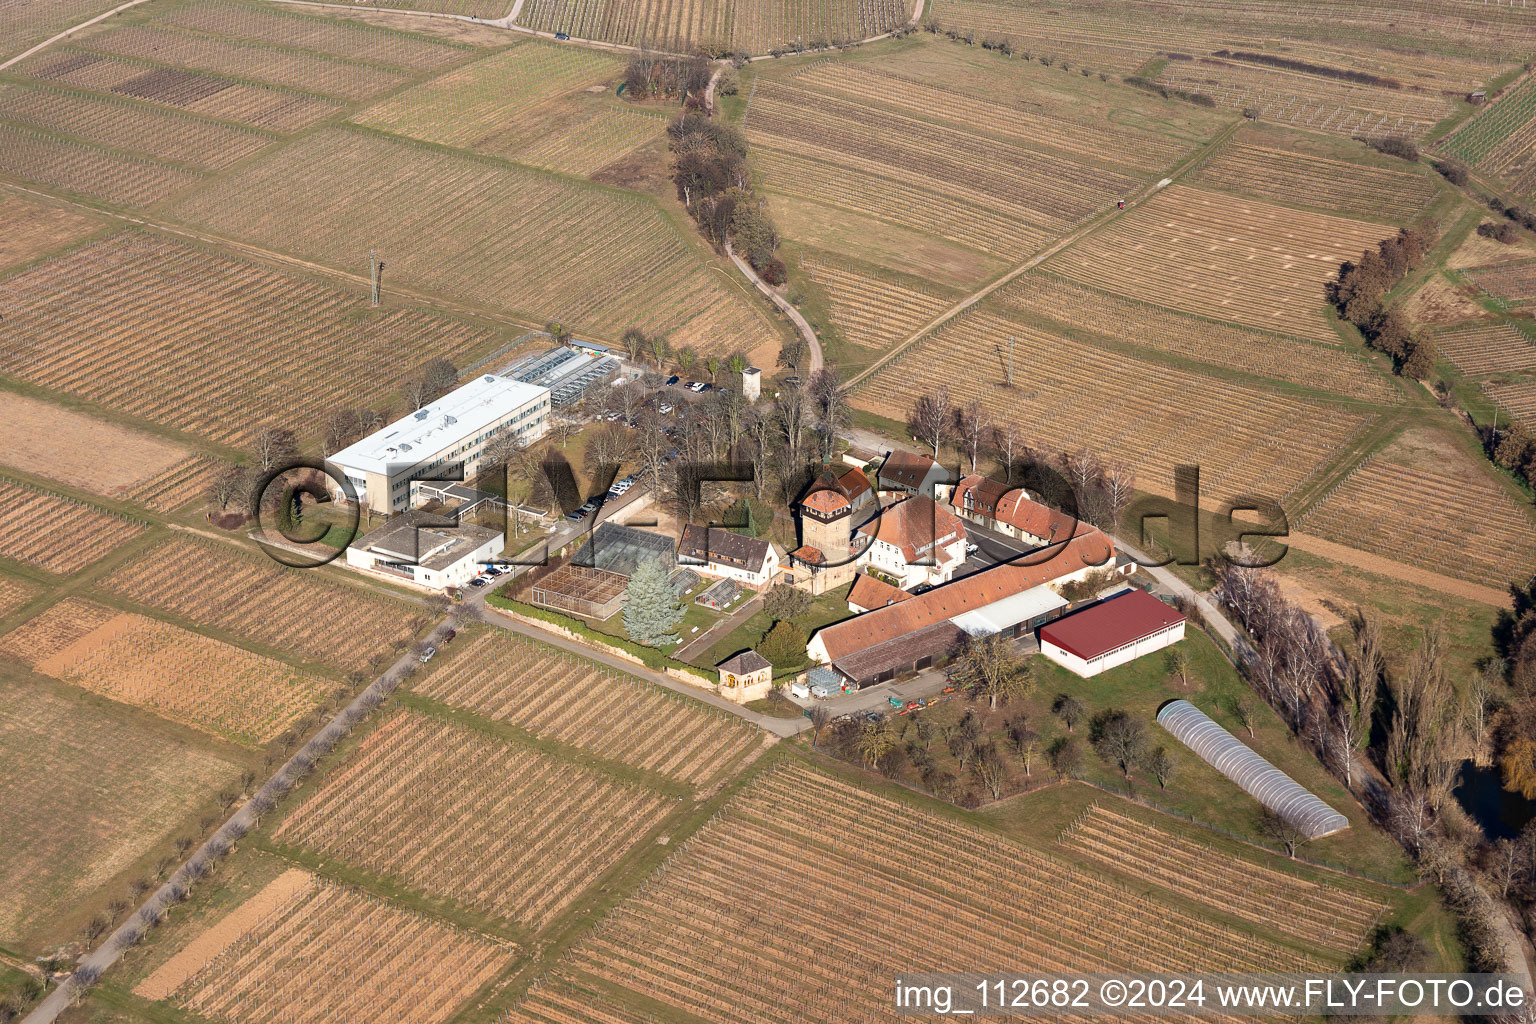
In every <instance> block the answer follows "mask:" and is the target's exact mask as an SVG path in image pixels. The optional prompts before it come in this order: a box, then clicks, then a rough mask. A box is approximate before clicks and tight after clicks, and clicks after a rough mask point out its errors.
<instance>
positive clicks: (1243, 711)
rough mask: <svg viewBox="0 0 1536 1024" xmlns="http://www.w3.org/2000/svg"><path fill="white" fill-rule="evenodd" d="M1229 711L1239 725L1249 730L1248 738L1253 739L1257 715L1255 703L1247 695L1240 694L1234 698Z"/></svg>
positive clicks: (1228, 708)
mask: <svg viewBox="0 0 1536 1024" xmlns="http://www.w3.org/2000/svg"><path fill="white" fill-rule="evenodd" d="M1227 710H1229V711H1231V712H1232V717H1233V718H1235V719H1237V724H1238V725H1240V726H1242V727H1243V728H1244V729H1246V730H1248V738H1249V739H1252V738H1253V726H1254V716H1255V715H1256V714H1257V710H1256V709H1255V708H1254V706H1253V701H1252V700H1250V699H1249V698H1248V696H1247V695H1246V694H1241V693H1240V694H1238V695H1237V696H1235V697H1233V698H1232V701H1231V703H1230V704H1229V705H1228V706H1227Z"/></svg>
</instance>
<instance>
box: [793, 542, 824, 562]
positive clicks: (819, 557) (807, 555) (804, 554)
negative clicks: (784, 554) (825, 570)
mask: <svg viewBox="0 0 1536 1024" xmlns="http://www.w3.org/2000/svg"><path fill="white" fill-rule="evenodd" d="M789 557H790V558H791V559H793V560H794V561H796V562H804V563H805V564H806V565H820V564H821V563H822V562H825V561H826V560H827V556H826V555H824V554H822V553H821V548H813V547H811V546H810V545H809V544H805V545H802V546H800V547H798V548H795V550H793V551H791V552H790V553H789Z"/></svg>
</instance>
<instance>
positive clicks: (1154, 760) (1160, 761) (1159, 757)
mask: <svg viewBox="0 0 1536 1024" xmlns="http://www.w3.org/2000/svg"><path fill="white" fill-rule="evenodd" d="M1174 767H1175V763H1174V760H1173V755H1172V754H1170V753H1168V748H1167V747H1162V746H1160V747H1158V748H1157V749H1155V750H1153V751H1152V754H1151V756H1150V757H1148V758H1147V770H1148V771H1150V772H1151V773H1152V774H1153V776H1154V777H1156V779H1157V788H1158V789H1167V788H1168V780H1169V779H1171V778H1173V772H1174Z"/></svg>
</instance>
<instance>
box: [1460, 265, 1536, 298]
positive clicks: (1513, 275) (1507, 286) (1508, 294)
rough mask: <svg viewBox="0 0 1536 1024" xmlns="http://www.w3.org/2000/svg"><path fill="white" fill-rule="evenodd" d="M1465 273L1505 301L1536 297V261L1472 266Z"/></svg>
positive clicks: (1483, 288)
mask: <svg viewBox="0 0 1536 1024" xmlns="http://www.w3.org/2000/svg"><path fill="white" fill-rule="evenodd" d="M1465 273H1466V275H1467V276H1468V277H1470V278H1471V279H1472V282H1473V283H1474V284H1476V285H1477V286H1478V287H1479V288H1481V289H1482V290H1483V291H1485V292H1487V293H1488V294H1489V295H1492V296H1493V297H1494V298H1496V299H1499V300H1501V301H1503V302H1512V303H1525V302H1530V301H1531V300H1532V299H1536V261H1529V262H1523V263H1499V264H1496V265H1494V266H1491V267H1470V268H1468V269H1467V270H1466V271H1465Z"/></svg>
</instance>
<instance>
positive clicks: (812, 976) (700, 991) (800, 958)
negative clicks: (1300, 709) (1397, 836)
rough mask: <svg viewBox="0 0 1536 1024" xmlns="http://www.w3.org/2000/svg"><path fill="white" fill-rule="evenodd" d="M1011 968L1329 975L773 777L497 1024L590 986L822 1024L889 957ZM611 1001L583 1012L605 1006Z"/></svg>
mask: <svg viewBox="0 0 1536 1024" xmlns="http://www.w3.org/2000/svg"><path fill="white" fill-rule="evenodd" d="M808 864H815V865H820V869H819V870H815V871H808V870H806V865H808ZM743 865H751V870H750V871H747V870H743ZM1125 935H1134V936H1135V941H1125V939H1124V936H1125ZM809 949H814V950H823V951H833V952H835V955H834V956H830V957H810V956H806V955H805V951H806V950H809ZM1340 959H1342V958H1340ZM1021 962H1022V963H1029V964H1030V965H1032V969H1038V970H1041V971H1046V972H1049V971H1064V972H1076V973H1084V972H1093V971H1108V970H1122V971H1136V970H1160V971H1171V970H1180V969H1183V970H1195V969H1198V970H1208V971H1239V970H1256V971H1277V970H1279V971H1284V970H1294V971H1301V970H1309V969H1312V970H1315V969H1320V968H1321V969H1326V968H1324V966H1323V965H1324V963H1325V962H1326V961H1323V960H1321V959H1320V958H1318V957H1316V956H1314V955H1311V954H1308V953H1303V952H1300V951H1299V950H1297V949H1293V948H1291V947H1288V946H1283V945H1281V944H1279V943H1277V942H1274V941H1270V940H1269V939H1266V938H1261V937H1258V936H1255V935H1252V934H1249V933H1247V932H1244V931H1239V930H1237V929H1234V928H1229V927H1227V926H1224V925H1221V924H1218V923H1216V922H1214V921H1211V920H1209V919H1207V918H1204V917H1201V916H1199V915H1197V914H1195V913H1192V912H1189V911H1186V910H1183V909H1178V908H1175V907H1174V906H1173V905H1172V904H1170V903H1168V902H1164V901H1161V900H1158V899H1155V898H1152V897H1150V896H1147V895H1144V894H1143V893H1141V892H1139V891H1137V892H1133V891H1131V890H1130V889H1126V888H1123V887H1121V886H1119V885H1116V884H1113V883H1110V882H1107V881H1105V880H1104V879H1103V878H1101V877H1099V876H1097V875H1094V874H1090V873H1088V872H1085V871H1082V870H1080V869H1077V868H1074V867H1072V866H1070V865H1068V864H1066V863H1064V862H1056V861H1054V860H1051V859H1048V858H1046V857H1044V856H1042V855H1039V854H1035V853H1032V852H1026V851H1025V850H1024V849H1023V848H1021V847H1015V846H1013V845H1012V844H1010V843H1008V842H1007V841H1006V840H1003V839H1000V838H996V837H994V836H992V835H990V834H988V833H986V832H982V831H980V830H978V829H973V828H970V827H968V826H966V825H963V824H957V823H956V822H954V821H953V820H950V819H948V818H943V819H941V818H938V817H935V816H932V815H929V814H927V813H925V812H923V811H918V810H915V809H912V808H910V807H908V806H906V805H903V804H898V803H895V802H892V801H888V800H885V799H883V798H881V797H877V796H874V795H871V794H869V793H866V792H864V791H863V790H860V789H857V788H854V787H852V786H849V785H847V784H844V783H842V782H838V781H835V780H833V779H831V778H829V777H827V776H824V775H821V774H819V773H817V772H815V771H813V770H811V769H808V768H804V767H800V766H782V765H781V766H780V767H778V768H777V769H775V770H774V771H772V772H771V773H769V774H767V775H765V776H762V777H760V778H759V779H758V780H756V782H755V783H754V784H753V785H752V786H751V787H749V788H748V789H747V790H746V791H745V792H744V793H742V794H741V795H740V796H738V797H737V798H735V799H734V800H733V801H732V802H731V803H729V804H727V805H726V808H725V809H724V811H723V812H722V813H721V814H720V815H719V816H718V817H717V818H716V819H715V820H714V821H712V822H711V823H710V824H708V825H707V826H705V828H704V829H702V830H701V831H700V832H698V833H695V835H694V836H692V837H691V838H690V839H689V840H688V841H687V842H686V843H685V844H684V845H683V846H682V848H681V849H680V850H679V851H678V852H676V853H675V854H674V855H673V856H672V857H671V859H670V860H668V862H667V863H666V864H665V866H664V867H663V868H662V869H661V870H660V871H659V872H657V873H656V874H655V875H653V876H652V878H651V879H650V880H649V881H648V882H647V883H646V884H645V885H644V886H643V887H642V888H641V889H640V890H639V891H637V892H636V893H634V894H633V895H631V897H630V898H629V899H628V900H626V901H625V902H624V903H623V904H621V905H620V907H619V908H618V909H617V911H616V912H615V913H613V914H612V915H611V916H609V917H608V919H607V920H605V921H604V922H603V923H602V924H600V925H599V926H598V927H597V928H596V929H595V930H594V931H593V932H592V933H591V934H590V935H589V936H587V937H586V938H584V939H582V940H581V941H580V942H579V943H578V944H577V945H576V946H575V948H574V949H573V950H572V951H571V953H570V954H568V955H567V957H566V958H565V960H564V961H563V962H562V963H561V965H560V967H559V968H558V971H557V973H556V974H555V976H554V977H553V978H552V979H550V980H548V981H546V982H545V983H541V984H540V985H538V986H537V987H536V988H535V989H534V990H533V992H532V993H531V995H530V997H529V998H528V1000H527V1001H525V1002H524V1003H523V1004H522V1005H521V1006H519V1007H517V1008H515V1009H514V1010H513V1011H512V1012H511V1013H510V1014H509V1015H508V1017H507V1018H506V1020H507V1024H533V1022H535V1021H541V1020H549V1019H555V1020H559V1019H560V1018H559V1017H554V1018H551V1017H548V1016H545V1015H544V1012H543V1008H544V1007H545V1006H547V1005H548V1002H547V1000H553V999H563V1000H566V1005H570V1001H571V1000H580V1001H581V1004H580V1005H581V1008H582V1010H583V1011H585V1010H586V1005H585V1002H584V1000H583V997H581V996H580V995H579V994H578V993H579V992H580V991H581V989H580V987H579V985H580V984H581V982H582V979H585V978H590V979H596V980H598V981H601V982H604V983H606V984H607V985H610V986H614V987H615V991H616V992H617V993H618V994H620V995H621V996H622V995H623V993H625V992H628V993H643V994H644V996H645V997H646V998H648V999H650V1000H655V1001H658V1002H660V1003H663V1004H665V1006H667V1007H668V1008H670V1009H672V1010H674V1011H677V1012H679V1013H686V1014H691V1015H692V1016H693V1017H696V1018H697V1019H699V1020H703V1021H711V1022H722V1024H723V1022H728V1021H741V1020H750V1021H754V1022H760V1024H777V1022H783V1024H791V1022H793V1024H806V1022H810V1024H817V1022H829V1024H830V1022H834V1021H846V1020H847V1019H848V1007H849V1006H851V1005H852V1006H861V1007H879V1006H888V1005H889V990H890V965H891V964H893V963H909V964H923V965H924V966H925V967H926V968H928V969H933V970H945V969H948V970H960V969H965V968H968V967H970V966H971V965H976V964H992V963H1021ZM546 989H547V990H548V991H549V992H550V993H551V995H550V996H548V997H546V996H545V995H544V993H545V991H546ZM610 999H611V997H610ZM608 1001H609V1000H608V999H600V1000H599V1001H598V1002H597V1006H598V1007H600V1008H601V1012H604V1013H606V1012H608V1009H607V1003H608ZM880 1016H881V1017H882V1018H883V1016H884V1015H883V1014H882V1015H880ZM574 1019H579V1020H593V1019H600V1018H598V1017H597V1014H596V1013H588V1012H576V1013H575V1014H574ZM606 1019H609V1020H613V1019H617V1020H619V1021H625V1020H630V1019H633V1018H632V1017H630V1016H628V1015H626V1014H624V1013H622V1012H620V1013H617V1014H613V1015H611V1016H609V1017H607V1018H606ZM870 1019H875V1018H874V1017H871V1018H870Z"/></svg>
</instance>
